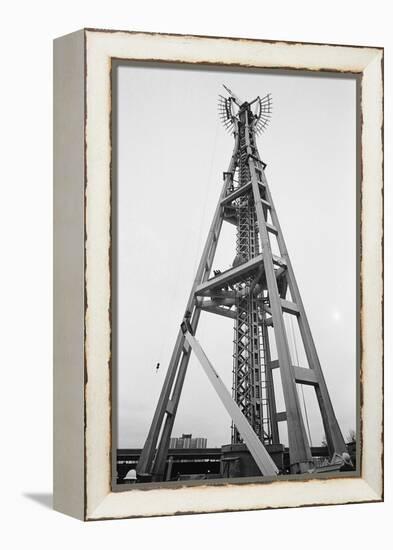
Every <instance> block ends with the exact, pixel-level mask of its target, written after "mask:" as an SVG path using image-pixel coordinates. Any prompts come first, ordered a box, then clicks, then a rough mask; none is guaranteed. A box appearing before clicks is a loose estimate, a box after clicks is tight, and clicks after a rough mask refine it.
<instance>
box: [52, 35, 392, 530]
mask: <svg viewBox="0 0 393 550" xmlns="http://www.w3.org/2000/svg"><path fill="white" fill-rule="evenodd" d="M217 101H218V110H219V112H218V114H217V113H216V104H217ZM220 119H221V120H220ZM225 132H227V133H225ZM54 218H55V228H54V280H55V286H54V302H55V309H54V507H55V509H56V510H58V511H61V512H63V513H66V514H69V515H71V516H74V517H77V518H79V519H82V520H98V519H108V518H130V517H146V516H157V515H173V514H184V513H206V512H218V511H235V510H256V509H264V508H283V507H294V506H309V505H326V504H345V503H360V502H373V501H381V500H382V499H383V352H382V350H383V318H382V304H383V256H382V243H383V49H382V48H379V47H362V46H347V45H345V46H344V45H327V44H308V43H301V42H297V43H289V42H282V41H280V42H272V41H264V40H250V39H234V38H224V37H206V36H183V35H167V34H149V33H142V32H126V31H107V30H96V29H84V30H81V31H77V32H75V33H73V34H70V35H67V36H64V37H61V38H58V39H56V40H55V43H54ZM190 290H191V292H190Z"/></svg>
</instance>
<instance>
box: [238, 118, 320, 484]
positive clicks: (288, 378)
mask: <svg viewBox="0 0 393 550" xmlns="http://www.w3.org/2000/svg"><path fill="white" fill-rule="evenodd" d="M243 116H244V117H245V125H246V139H247V146H248V147H247V151H248V154H249V166H250V174H251V182H252V190H253V195H254V202H255V208H256V212H257V218H258V227H259V234H260V238H261V247H262V254H263V262H264V266H265V275H266V281H267V287H268V293H269V300H270V308H271V312H272V317H273V328H274V334H275V337H276V344H277V355H278V361H279V365H280V373H281V380H282V386H283V394H284V400H285V407H286V413H287V426H288V441H289V456H290V461H291V471H292V473H299V472H300V473H301V472H306V471H307V470H308V469H310V468H311V467H312V464H313V463H312V455H311V450H310V445H309V442H308V439H307V434H306V430H305V426H304V422H303V417H302V412H301V408H300V403H299V398H298V394H297V388H296V382H295V378H294V374H293V369H292V361H291V356H290V353H289V346H288V340H287V334H286V330H285V325H284V319H283V312H282V308H281V297H280V294H279V292H278V287H277V280H276V275H275V273H274V265H273V257H272V251H271V247H270V240H269V235H268V231H267V227H266V220H265V214H264V211H263V206H262V200H261V193H260V189H259V183H258V178H257V174H256V170H255V160H254V159H253V156H252V155H253V154H254V153H255V151H252V150H251V146H250V137H249V131H250V129H249V123H248V112H247V111H244V115H243Z"/></svg>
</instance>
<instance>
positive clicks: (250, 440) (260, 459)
mask: <svg viewBox="0 0 393 550" xmlns="http://www.w3.org/2000/svg"><path fill="white" fill-rule="evenodd" d="M185 337H186V340H187V342H188V343H189V344H190V346H191V349H192V350H193V352H194V353H195V355H196V356H197V358H198V360H199V362H200V364H201V365H202V367H203V370H204V371H205V373H206V375H207V377H208V378H209V380H210V382H211V384H212V386H213V388H214V389H215V391H216V392H217V395H218V397H219V398H220V400H221V402H222V404H223V405H224V407H225V408H226V410H227V412H228V413H229V415H230V417H231V418H232V420H233V422H234V424H235V425H236V428H237V429H238V431H239V433H240V435H241V437H242V438H243V441H244V443H245V444H246V445H247V448H248V450H249V451H250V453H251V455H252V457H253V459H254V460H255V462H256V464H257V466H258V468H259V469H260V471H261V473H262V475H264V476H276V475H277V474H278V468H277V466H276V465H275V463H274V461H273V460H272V458H271V457H270V455H269V453H268V452H267V450H266V449H265V447H264V445H263V444H262V443H261V441H260V440H259V439H258V437H257V435H256V433H255V432H254V430H253V429H252V428H251V426H250V424H249V423H248V421H247V420H246V418H245V416H244V414H243V413H242V412H241V410H240V408H239V407H238V405H237V404H236V403H235V401H234V400H233V399H232V397H231V394H230V393H229V391H228V390H227V388H226V387H225V385H224V383H223V381H222V380H221V378H220V376H219V375H218V373H217V371H216V370H215V369H214V367H213V365H212V364H211V363H210V361H209V359H208V358H207V356H206V354H205V352H204V351H203V349H202V347H201V345H200V343H199V342H198V340H197V339H196V338H195V337H194V336H193V335H192V334H191V333H190V332H189V331H186V332H185Z"/></svg>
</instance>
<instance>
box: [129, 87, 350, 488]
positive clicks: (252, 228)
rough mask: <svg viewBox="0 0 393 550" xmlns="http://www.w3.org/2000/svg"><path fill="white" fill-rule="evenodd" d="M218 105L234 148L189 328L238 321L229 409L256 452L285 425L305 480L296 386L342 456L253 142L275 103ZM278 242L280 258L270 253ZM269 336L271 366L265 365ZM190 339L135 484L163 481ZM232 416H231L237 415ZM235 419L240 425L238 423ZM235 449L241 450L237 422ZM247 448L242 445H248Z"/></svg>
mask: <svg viewBox="0 0 393 550" xmlns="http://www.w3.org/2000/svg"><path fill="white" fill-rule="evenodd" d="M226 89H227V91H228V93H229V97H227V98H222V99H221V100H220V109H221V116H222V118H223V122H224V125H225V126H226V127H227V129H228V130H229V131H233V134H234V138H235V143H234V149H233V153H232V157H231V161H230V163H229V167H228V170H227V171H226V172H224V183H223V187H222V191H221V194H220V198H219V201H218V204H217V207H216V210H215V213H214V216H213V220H212V224H211V227H210V230H209V233H208V236H207V240H206V244H205V247H204V250H203V253H202V256H201V260H200V263H199V267H198V269H197V273H196V276H195V279H194V283H193V286H192V289H191V293H190V297H189V299H188V302H187V305H186V309H185V318H187V323H189V326H190V329H191V333H192V334H195V333H196V330H197V326H198V322H199V319H200V314H201V312H202V311H207V312H210V313H214V314H217V315H221V316H224V317H229V318H231V319H233V320H234V354H233V388H232V392H233V401H234V403H236V404H237V407H238V409H240V411H241V413H242V415H243V418H245V419H246V420H247V422H248V424H249V426H250V427H251V429H252V431H253V432H254V434H255V435H256V437H257V438H258V440H259V441H260V442H261V443H262V444H267V443H273V444H274V443H279V442H280V438H279V430H278V424H279V422H286V424H287V430H288V446H289V456H290V462H291V464H290V469H291V472H292V473H301V472H307V471H309V470H310V468H312V467H313V460H312V455H311V449H310V442H309V441H308V438H307V434H306V430H305V425H304V419H303V416H302V411H301V407H300V403H299V398H298V393H297V384H307V385H311V386H313V387H314V389H315V394H316V397H317V400H318V404H319V408H320V412H321V416H322V421H323V425H324V430H325V435H326V441H327V444H328V449H329V452H330V455H331V456H334V455H335V454H340V455H342V453H344V452H346V445H345V442H344V439H343V436H342V434H341V431H340V428H339V425H338V422H337V419H336V416H335V414H334V410H333V407H332V403H331V400H330V397H329V393H328V390H327V386H326V383H325V379H324V377H323V373H322V369H321V365H320V363H319V359H318V355H317V351H316V348H315V344H314V341H313V338H312V335H311V330H310V327H309V324H308V320H307V317H306V313H305V310H304V306H303V302H302V299H301V295H300V291H299V288H298V285H297V282H296V278H295V274H294V271H293V268H292V264H291V261H290V258H289V255H288V251H287V248H286V245H285V241H284V237H283V234H282V231H281V227H280V224H279V220H278V216H277V211H276V209H275V206H274V203H273V199H272V196H271V193H270V189H269V186H268V182H267V179H266V175H265V168H266V165H265V163H264V162H263V161H262V160H261V159H260V156H259V153H258V149H257V146H256V142H255V136H256V135H257V134H258V133H259V132H261V131H263V130H264V129H265V127H266V125H267V123H268V121H269V117H270V113H271V98H270V95H268V96H266V97H265V98H264V99H263V100H260V98H259V97H258V98H256V99H255V100H254V101H252V102H241V101H240V100H239V98H238V97H237V96H236V95H235V94H233V93H232V92H231V91H230V90H229V89H228V88H226ZM224 221H225V222H228V223H232V224H234V225H235V226H236V231H237V236H236V258H235V260H234V263H233V266H232V267H231V268H230V269H228V270H226V271H224V272H217V271H216V272H215V274H214V276H213V277H212V276H211V275H210V272H211V269H212V264H213V260H214V255H215V251H216V247H217V242H218V239H219V237H220V231H221V227H222V224H223V222H224ZM273 238H274V239H276V242H277V245H278V249H279V255H274V254H273V253H272V246H271V239H273ZM284 313H287V314H290V315H293V316H294V317H295V319H296V320H297V322H298V327H299V332H300V335H301V338H302V342H303V346H304V350H305V354H306V357H307V362H308V367H306V366H302V367H301V366H298V365H293V362H292V359H291V354H290V349H289V344H288V337H287V333H286V327H285V323H284ZM269 327H271V329H272V330H273V332H274V339H275V348H276V350H277V358H275V359H272V358H271V352H270V338H269ZM190 353H191V346H190V339H187V338H186V337H185V334H184V332H183V331H182V330H181V329H179V331H178V335H177V339H176V343H175V346H174V350H173V353H172V357H171V360H170V363H169V366H168V370H167V373H166V377H165V381H164V385H163V388H162V391H161V395H160V398H159V401H158V404H157V407H156V410H155V413H154V417H153V420H152V423H151V427H150V430H149V433H148V436H147V439H146V442H145V445H144V448H143V450H142V454H141V457H140V460H139V463H138V466H137V473H138V475H139V476H140V477H143V476H144V475H145V476H149V477H151V478H152V479H153V480H156V481H160V480H162V479H164V474H165V467H166V458H167V454H168V447H169V440H170V436H171V432H172V428H173V424H174V420H175V416H176V412H177V408H178V404H179V399H180V395H181V392H182V387H183V382H184V378H185V376H186V371H187V366H188V362H189V358H190ZM275 368H279V369H280V374H281V384H282V390H283V396H284V401H285V410H284V411H277V406H276V399H275V388H274V383H273V370H274V369H275ZM233 410H237V409H233ZM236 418H238V417H236ZM232 420H233V423H234V424H233V427H232V442H233V443H238V442H241V441H243V438H242V434H241V431H240V429H239V426H237V425H236V420H235V418H232ZM245 443H246V444H247V442H246V441H245Z"/></svg>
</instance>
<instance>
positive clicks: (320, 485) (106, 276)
mask: <svg viewBox="0 0 393 550" xmlns="http://www.w3.org/2000/svg"><path fill="white" fill-rule="evenodd" d="M128 59H129V60H134V61H154V62H157V61H161V62H171V63H174V62H178V63H190V64H216V65H223V66H225V65H227V66H228V67H229V66H236V67H245V68H246V67H254V68H261V69H270V70H275V69H277V70H293V71H315V72H317V71H324V72H325V71H327V72H331V73H352V74H356V75H358V76H359V79H360V94H359V95H360V97H359V108H360V114H361V119H360V120H361V128H360V135H359V136H358V139H359V148H360V151H359V154H360V159H361V171H360V172H361V173H360V188H361V200H360V217H359V219H360V242H361V246H360V259H359V260H360V279H359V284H360V296H361V303H360V311H359V315H360V333H361V334H360V336H361V357H360V388H361V391H360V417H361V433H360V446H361V452H360V474H359V476H357V477H353V476H352V477H341V478H326V479H322V478H321V479H312V480H303V481H299V480H288V479H286V480H282V481H280V480H278V481H274V482H272V483H243V484H231V483H226V484H225V485H219V484H216V485H214V486H213V485H203V484H197V485H193V486H187V485H184V486H182V487H177V488H176V489H174V488H173V487H152V488H149V489H146V488H141V489H139V488H138V489H133V490H130V491H121V492H119V491H114V490H113V483H112V477H113V473H112V471H113V460H114V459H113V451H112V449H113V445H112V430H111V425H112V405H113V403H112V398H111V395H112V390H111V385H112V378H111V376H112V375H111V369H112V365H111V322H110V320H111V316H110V311H111V269H110V265H111V223H112V222H111V91H112V90H111V70H112V63H113V61H114V60H128ZM54 158H55V166H54V190H55V199H54V215H55V230H54V251H55V254H54V274H55V289H54V298H55V312H54V322H55V328H54V507H55V509H56V510H58V511H61V512H63V513H66V514H69V515H71V516H74V517H77V518H79V519H81V520H98V519H108V518H127V517H146V516H157V515H173V514H178V513H183V514H184V513H202V512H204V513H205V512H218V511H229V510H255V509H264V508H282V507H294V506H307V505H322V504H323V505H325V504H344V503H356V502H372V501H380V500H382V499H383V325H382V323H383V318H382V304H383V256H382V242H383V241H382V239H383V49H381V48H371V47H360V46H340V45H326V44H306V43H300V42H297V43H289V42H282V41H280V42H271V41H264V40H249V39H233V38H223V37H201V36H183V35H165V34H149V33H141V32H125V31H104V30H95V29H84V30H80V31H77V32H75V33H73V34H70V35H67V36H65V37H62V38H58V39H57V40H55V45H54Z"/></svg>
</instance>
